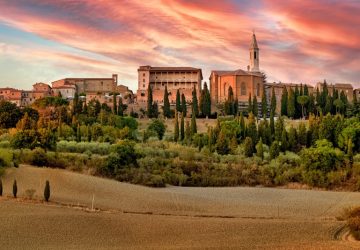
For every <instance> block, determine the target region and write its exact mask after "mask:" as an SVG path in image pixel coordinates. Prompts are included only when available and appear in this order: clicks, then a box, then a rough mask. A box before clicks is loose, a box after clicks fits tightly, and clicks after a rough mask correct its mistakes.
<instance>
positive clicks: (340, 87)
mask: <svg viewBox="0 0 360 250" xmlns="http://www.w3.org/2000/svg"><path fill="white" fill-rule="evenodd" d="M323 87H324V83H323V82H318V83H317V84H316V86H315V89H319V91H320V92H321V91H322V90H323ZM327 88H328V90H329V93H330V94H331V95H332V93H333V89H336V90H337V91H338V92H339V94H340V93H341V91H344V94H345V95H346V96H347V99H348V101H350V102H352V99H353V93H354V92H353V91H354V89H353V86H352V85H351V84H350V83H335V84H332V83H331V84H327Z"/></svg>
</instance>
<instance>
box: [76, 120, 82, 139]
mask: <svg viewBox="0 0 360 250" xmlns="http://www.w3.org/2000/svg"><path fill="white" fill-rule="evenodd" d="M76 141H77V142H81V133H80V124H79V123H78V125H77V128H76Z"/></svg>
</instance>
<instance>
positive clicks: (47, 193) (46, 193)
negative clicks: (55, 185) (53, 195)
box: [44, 181, 50, 202]
mask: <svg viewBox="0 0 360 250" xmlns="http://www.w3.org/2000/svg"><path fill="white" fill-rule="evenodd" d="M49 198H50V183H49V181H46V183H45V189H44V199H45V201H46V202H48V201H49Z"/></svg>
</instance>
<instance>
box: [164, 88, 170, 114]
mask: <svg viewBox="0 0 360 250" xmlns="http://www.w3.org/2000/svg"><path fill="white" fill-rule="evenodd" d="M163 114H164V117H166V118H170V117H171V110H170V102H169V92H168V90H167V86H166V85H165V90H164V107H163Z"/></svg>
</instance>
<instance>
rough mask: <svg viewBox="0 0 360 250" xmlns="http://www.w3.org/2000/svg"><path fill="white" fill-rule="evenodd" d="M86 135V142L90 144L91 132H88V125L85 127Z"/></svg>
mask: <svg viewBox="0 0 360 250" xmlns="http://www.w3.org/2000/svg"><path fill="white" fill-rule="evenodd" d="M86 134H87V140H88V142H91V130H90V125H87V127H86Z"/></svg>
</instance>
